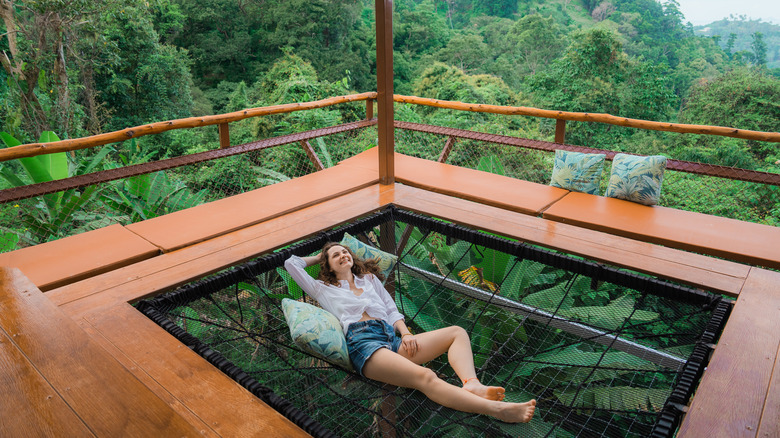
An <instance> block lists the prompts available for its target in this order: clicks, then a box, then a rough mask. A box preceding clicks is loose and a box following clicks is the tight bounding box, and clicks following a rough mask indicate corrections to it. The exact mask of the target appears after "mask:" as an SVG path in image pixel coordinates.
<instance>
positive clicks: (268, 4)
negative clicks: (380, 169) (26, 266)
mask: <svg viewBox="0 0 780 438" xmlns="http://www.w3.org/2000/svg"><path fill="white" fill-rule="evenodd" d="M373 5H374V2H373V1H370V0H348V1H338V2H333V1H328V0H307V1H303V0H286V1H280V0H262V1H261V0H206V2H205V3H204V2H198V3H195V2H190V1H184V0H155V1H151V2H119V1H117V0H101V1H97V2H90V1H85V0H74V1H70V2H62V1H59V0H0V16H2V19H3V20H2V22H0V55H1V56H0V65H2V69H0V131H3V132H6V133H7V135H8V137H9V138H13V139H15V141H18V142H20V143H29V142H33V141H35V140H37V139H39V138H40V137H41V136H42V135H43V134H44V133H45V132H56V134H57V135H58V136H59V137H60V138H64V139H65V138H75V137H81V136H86V135H91V134H96V133H102V132H108V131H112V130H117V129H122V128H126V127H130V126H137V125H141V124H144V123H150V122H155V121H162V120H170V119H175V118H181V117H188V116H202V115H209V114H218V113H224V112H228V111H236V110H240V109H243V108H248V107H256V106H267V105H274V104H280V103H290V102H301V101H310V100H316V99H322V98H325V97H329V96H334V95H342V94H348V93H352V92H363V91H370V90H373V89H374V88H375V74H376V60H375V42H374V30H373V26H374V23H373V22H374V11H373ZM394 7H395V10H394V17H393V18H394V41H393V43H394V61H395V76H394V79H395V92H396V93H398V94H413V95H418V96H422V97H430V98H437V99H446V100H458V101H464V102H476V103H486V104H495V105H521V106H534V107H540V108H546V109H557V110H566V111H586V112H594V113H611V114H615V115H619V116H623V117H630V118H639V119H651V120H658V121H668V122H686V123H696V124H712V125H723V126H733V127H737V128H741V129H753V130H761V131H780V106H779V105H778V104H777V102H778V101H780V99H778V96H780V79H778V76H780V73H778V70H777V69H774V70H773V69H771V68H770V67H768V66H769V65H770V62H768V61H770V60H772V59H774V58H773V57H774V54H775V52H776V51H777V49H776V47H774V41H775V34H774V33H773V29H774V28H772V27H771V25H768V26H770V27H767V26H763V25H762V26H761V27H760V28H758V27H755V26H753V27H750V26H748V27H749V28H750V29H751V30H752V31H753V33H752V37H751V38H752V42H751V43H750V44H747V45H745V44H743V43H742V42H738V41H736V40H735V41H731V43H729V41H726V42H725V43H724V39H726V38H729V39H731V37H728V36H723V35H721V36H720V38H718V37H717V36H714V35H713V36H707V37H701V36H697V35H696V34H695V33H694V31H693V29H692V27H691V26H690V25H688V24H685V23H684V19H683V17H682V15H681V13H680V11H679V8H678V5H677V3H676V2H675V1H666V2H664V3H663V4H662V3H658V2H656V1H655V0H556V1H551V2H543V1H540V0H517V1H485V0H397V1H395V2H394ZM736 21H739V20H736ZM742 21H744V20H742ZM750 23H752V22H750ZM750 23H748V24H750ZM740 25H741V26H743V27H745V26H746V23H741V24H740ZM721 27H722V26H721ZM754 28H755V29H754ZM713 29H715V27H713ZM718 29H720V27H718ZM740 35H742V34H740ZM740 38H742V36H740ZM740 41H741V40H740ZM363 116H364V107H363V106H362V105H340V106H336V107H329V108H324V109H318V110H315V111H305V112H296V113H292V114H290V115H286V116H281V115H277V116H270V117H264V118H258V119H250V120H245V121H242V122H238V123H232V124H231V126H230V136H231V143H232V144H239V143H246V142H251V141H255V140H258V139H262V138H267V137H271V136H277V135H284V134H289V133H292V132H299V131H302V130H308V129H314V128H319V127H323V126H326V125H333V124H338V123H343V122H348V121H354V120H357V119H359V118H361V117H363ZM396 117H397V118H398V119H401V120H407V121H412V122H424V123H430V124H439V125H443V126H450V127H456V128H462V129H472V130H477V131H484V132H490V133H497V134H505V135H515V136H520V137H525V138H531V139H544V140H550V139H552V134H553V129H554V123H553V122H552V121H551V120H545V119H535V118H528V117H497V116H493V115H486V114H480V113H468V112H454V111H446V110H433V109H431V108H428V107H417V106H409V105H398V106H397V108H396ZM404 135H405V134H404ZM370 137H371V136H370V132H367V133H366V134H359V135H358V138H357V139H355V140H354V141H349V142H343V141H337V140H328V139H327V138H325V139H321V140H319V141H317V142H314V143H312V145H313V147H314V148H316V149H317V151H318V153H320V154H322V155H323V160H325V162H326V163H325V164H326V165H327V164H328V163H335V162H338V160H340V159H343V158H346V157H348V156H350V155H351V154H354V153H355V152H358V151H361V150H363V149H365V148H367V147H369V146H370V145H371V144H373V141H372V139H371V138H370ZM401 137H402V138H401ZM399 138H400V141H399V142H398V146H397V147H398V149H399V150H401V151H404V152H405V153H413V154H417V155H426V156H428V155H431V156H432V157H433V158H435V155H437V154H438V150H440V147H441V146H440V145H439V144H438V140H436V141H435V142H434V141H432V140H430V139H428V138H425V137H422V136H406V137H403V136H402V135H400V134H399ZM217 141H218V137H217V131H216V129H214V128H212V129H192V130H183V131H172V132H167V133H164V134H160V135H156V136H151V137H144V138H142V139H141V140H140V141H138V142H133V143H132V144H129V142H125V143H120V144H117V145H112V146H109V149H97V150H85V151H77V152H75V153H73V154H69V155H68V156H67V157H64V156H63V157H58V158H56V160H59V161H63V160H65V161H63V162H66V164H65V165H62V166H61V167H62V168H65V167H67V169H69V170H68V171H69V172H70V173H68V176H70V175H72V174H73V173H72V172H73V171H75V170H77V169H78V168H79V167H78V166H79V165H78V163H92V166H91V167H90V170H92V171H94V170H101V169H109V168H112V167H116V166H120V165H125V164H127V163H128V162H132V163H139V162H143V161H149V160H156V159H162V158H169V157H175V156H179V155H182V154H187V153H196V152H202V151H206V150H209V149H213V148H214V147H215V145H216V143H217ZM566 141H567V142H568V143H572V144H579V145H583V146H591V147H596V148H602V149H612V150H618V151H625V152H633V153H641V154H655V153H661V154H665V155H667V156H669V157H670V158H675V159H683V160H691V161H701V162H706V163H712V164H718V165H725V166H738V167H743V168H747V169H754V170H760V171H767V172H777V171H778V170H779V169H780V151H778V147H777V145H776V144H773V143H762V142H755V141H741V140H734V139H730V138H724V137H701V136H691V135H672V134H668V133H660V132H649V131H636V130H631V129H626V128H621V127H616V126H612V125H601V124H595V123H590V124H585V123H573V122H572V123H568V124H567V136H566ZM472 151H481V152H479V153H476V152H472ZM469 153H474V154H475V155H474V156H469V155H468V154H469ZM491 155H495V156H497V157H499V161H500V162H501V163H502V165H503V166H505V167H506V169H507V172H508V173H510V174H512V175H513V176H518V177H524V178H527V179H530V180H534V181H538V182H545V183H546V181H544V177H543V176H542V175H543V174H544V169H546V168H548V167H549V159H547V158H545V157H541V156H539V155H538V154H536V155H534V154H532V153H529V152H522V153H518V152H512V153H507V152H506V151H505V150H504V149H502V148H500V147H498V146H496V145H490V144H486V143H476V142H468V141H464V142H459V143H458V145H457V146H456V148H455V149H454V150H453V152H452V154H451V156H450V162H452V163H453V164H458V165H467V166H470V167H477V166H478V164H479V161H480V159H481V158H482V157H487V156H491ZM0 168H2V172H3V174H4V175H11V176H12V177H10V179H9V177H7V178H4V179H2V180H0V189H2V188H6V187H10V186H14V185H18V184H19V183H21V181H22V180H24V181H25V182H32V181H35V180H34V179H30V178H28V176H30V175H27V174H26V173H25V171H26V168H25V164H24V163H15V162H9V163H3V164H0ZM523 168H525V169H527V171H526V172H525V173H520V172H519V169H523ZM311 170H313V168H312V167H311V165H310V164H307V158H306V156H305V154H304V152H303V151H302V149H301V148H299V147H289V148H275V149H273V150H269V151H268V152H267V153H264V154H260V155H252V156H250V155H247V156H237V157H230V158H227V159H223V160H220V161H216V162H208V163H205V164H203V165H202V166H200V167H199V168H198V169H196V170H193V169H190V170H189V171H186V172H185V171H171V174H170V175H168V176H167V177H166V179H165V180H163V179H160V178H161V177H155V176H149V177H148V178H147V179H148V181H147V182H144V183H143V185H144V186H150V187H151V186H154V187H163V188H171V189H172V190H173V189H176V190H178V189H179V188H182V187H185V186H186V187H187V190H188V192H187V196H185V197H184V198H183V199H186V200H187V202H186V203H185V204H186V205H189V204H188V203H191V202H196V201H197V202H200V201H206V200H210V199H216V198H219V197H223V196H226V195H228V194H231V193H236V192H237V191H243V190H248V189H252V188H256V187H260V186H262V185H265V184H268V183H272V182H275V181H281V180H284V179H287V178H290V177H294V176H298V175H301V174H305V173H306V172H309V171H311ZM13 178H17V179H19V181H17V180H13ZM671 178H672V180H675V178H676V180H677V181H680V182H683V183H684V182H685V178H687V176H685V175H683V176H681V177H671ZM136 183H138V184H140V180H139V181H135V180H134V181H128V182H126V183H125V186H124V187H118V186H117V187H114V188H112V193H111V194H108V193H107V192H105V190H104V193H101V194H89V193H81V194H80V196H84V195H89V198H88V199H85V205H87V204H91V203H94V202H98V201H99V202H101V203H103V204H104V206H110V205H114V206H117V205H120V204H124V205H126V206H127V207H128V208H130V206H132V205H133V204H134V203H137V202H142V201H144V200H145V199H146V198H144V196H143V190H141V191H138V190H136V188H138V187H136V188H134V187H135V186H136ZM679 187H683V186H675V187H669V189H668V190H667V191H666V193H665V195H664V198H663V201H664V203H665V205H671V206H680V207H684V208H688V209H693V210H697V211H705V212H709V213H716V214H724V215H728V216H731V217H738V218H742V219H747V220H753V221H757V222H764V223H773V224H774V223H780V216H778V215H780V207H778V205H780V201H778V199H777V198H778V195H777V193H776V191H774V192H773V191H772V189H774V188H773V187H770V188H766V190H764V188H762V189H761V190H763V191H761V190H745V189H744V186H741V185H739V184H722V185H718V186H717V187H716V188H714V189H709V188H705V187H702V186H697V185H695V184H685V186H684V187H685V188H684V189H682V188H679ZM123 190H124V192H123ZM203 191H205V192H203ZM764 192H766V193H764ZM734 194H736V196H737V197H739V198H740V200H739V201H737V202H733V203H724V202H720V200H723V199H726V197H732V198H733V195H734ZM182 196H183V195H182ZM149 199H153V200H155V201H160V200H162V199H168V200H170V199H171V198H157V197H154V196H152V197H151V198H149ZM87 201H88V202H87ZM173 201H175V199H174V200H173ZM173 201H171V202H173ZM144 202H145V201H144ZM166 202H167V201H166ZM183 205H184V204H183ZM54 207H56V206H55V205H54V204H51V205H47V208H54ZM158 207H162V206H158ZM155 211H156V212H164V211H167V210H166V209H165V208H157V207H153V208H152V210H148V209H147V210H144V209H143V208H140V207H139V206H138V205H136V206H135V207H133V208H132V209H131V210H127V211H124V212H123V213H122V214H121V215H120V216H122V217H124V218H126V219H127V220H130V219H133V220H135V218H144V217H148V216H149V215H150V214H156V213H154V212H155ZM47 214H51V212H50V213H47ZM17 216H18V214H17V213H16V210H13V206H8V205H6V206H2V207H0V219H3V220H5V219H4V218H14V217H17ZM56 217H57V216H56V215H55V216H52V217H51V220H52V221H58V219H56ZM40 219H41V220H44V219H45V218H40ZM82 219H83V220H82V221H81V222H79V224H80V225H77V226H76V228H79V227H82V226H92V225H89V224H90V221H89V220H88V219H89V218H87V217H86V216H85V217H83V218H82ZM123 220H124V219H123ZM64 232H65V231H62V230H59V231H57V233H56V235H62V233H64ZM4 233H9V231H7V230H6V231H4ZM49 238H53V237H52V236H48V237H40V238H37V239H35V240H36V241H40V240H47V239H49ZM29 243H33V242H29Z"/></svg>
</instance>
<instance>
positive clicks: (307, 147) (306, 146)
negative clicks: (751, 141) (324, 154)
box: [301, 140, 325, 170]
mask: <svg viewBox="0 0 780 438" xmlns="http://www.w3.org/2000/svg"><path fill="white" fill-rule="evenodd" d="M301 146H303V151H304V152H306V156H307V157H309V160H310V161H311V163H312V164H314V167H316V168H317V170H322V169H324V168H325V166H323V165H322V161H320V157H319V156H317V153H316V152H314V148H313V147H311V143H309V140H301Z"/></svg>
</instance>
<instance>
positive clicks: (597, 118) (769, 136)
mask: <svg viewBox="0 0 780 438" xmlns="http://www.w3.org/2000/svg"><path fill="white" fill-rule="evenodd" d="M394 100H395V101H396V102H399V103H412V104H415V105H424V106H430V107H434V108H446V109H453V110H459V111H472V112H479V113H491V114H503V115H507V116H531V117H542V118H547V119H556V120H557V121H558V123H557V124H556V140H555V142H556V143H563V135H562V134H560V137H561V141H558V137H559V132H558V131H559V130H562V129H563V126H565V123H560V122H562V121H564V122H565V121H566V120H571V121H577V122H595V123H606V124H609V125H617V126H623V127H626V128H637V129H646V130H651V131H668V132H679V133H684V134H705V135H720V136H724V137H734V138H741V139H744V140H758V141H769V142H775V143H780V132H762V131H749V130H746V129H737V128H729V127H726V126H707V125H689V124H683V123H664V122H653V121H649V120H639V119H629V118H627V117H618V116H613V115H612V114H593V113H575V112H568V111H554V110H544V109H539V108H531V107H525V106H498V105H484V104H476V103H463V102H453V101H448V100H438V99H427V98H424V97H415V96H401V95H397V94H396V95H395V96H394Z"/></svg>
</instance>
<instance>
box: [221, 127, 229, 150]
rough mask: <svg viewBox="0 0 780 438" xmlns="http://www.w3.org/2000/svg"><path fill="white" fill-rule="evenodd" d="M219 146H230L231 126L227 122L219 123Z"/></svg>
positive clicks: (222, 147)
mask: <svg viewBox="0 0 780 438" xmlns="http://www.w3.org/2000/svg"><path fill="white" fill-rule="evenodd" d="M219 147H220V149H225V148H229V147H230V127H229V126H228V124H227V122H225V123H220V124H219Z"/></svg>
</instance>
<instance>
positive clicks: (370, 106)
mask: <svg viewBox="0 0 780 438" xmlns="http://www.w3.org/2000/svg"><path fill="white" fill-rule="evenodd" d="M373 118H374V99H368V100H367V101H366V120H371V119H373Z"/></svg>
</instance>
